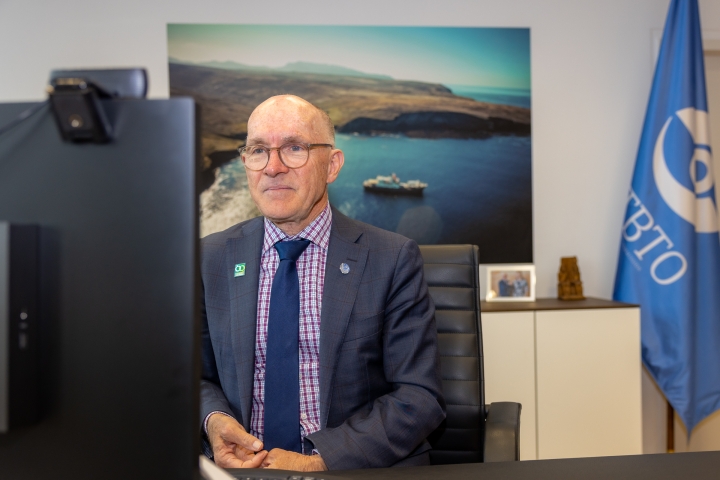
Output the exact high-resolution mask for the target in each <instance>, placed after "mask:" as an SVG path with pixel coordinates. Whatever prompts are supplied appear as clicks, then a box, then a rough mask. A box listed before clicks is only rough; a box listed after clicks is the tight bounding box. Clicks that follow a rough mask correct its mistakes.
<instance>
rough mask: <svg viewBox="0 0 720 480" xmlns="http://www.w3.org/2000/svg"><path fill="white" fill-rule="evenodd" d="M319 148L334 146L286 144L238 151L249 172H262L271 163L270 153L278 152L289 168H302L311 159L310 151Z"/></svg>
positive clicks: (245, 148) (260, 146)
mask: <svg viewBox="0 0 720 480" xmlns="http://www.w3.org/2000/svg"><path fill="white" fill-rule="evenodd" d="M318 147H330V148H333V146H332V145H331V144H329V143H286V144H284V145H280V146H279V147H274V148H270V147H266V146H264V145H250V146H247V147H242V148H240V149H238V150H239V151H240V158H241V159H242V162H243V165H245V168H247V169H249V170H255V171H258V170H262V169H264V168H265V167H266V166H267V164H268V162H269V161H270V152H272V151H273V150H277V151H278V155H279V156H280V161H281V162H282V163H283V164H284V165H285V166H286V167H288V168H300V167H302V166H303V165H305V164H306V163H307V161H308V158H310V150H311V149H313V148H318Z"/></svg>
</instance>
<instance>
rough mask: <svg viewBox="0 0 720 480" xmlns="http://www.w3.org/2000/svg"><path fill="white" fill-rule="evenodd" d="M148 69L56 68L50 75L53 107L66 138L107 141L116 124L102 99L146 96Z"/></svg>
mask: <svg viewBox="0 0 720 480" xmlns="http://www.w3.org/2000/svg"><path fill="white" fill-rule="evenodd" d="M147 83H148V82H147V72H146V71H145V70H144V69H142V68H130V69H115V70H54V71H53V72H51V74H50V84H49V86H48V93H49V94H50V106H51V109H52V112H53V116H54V117H55V122H56V123H57V126H58V129H59V130H60V134H61V135H62V137H63V139H64V140H65V141H69V142H75V143H83V142H91V143H106V142H109V141H111V140H112V138H113V128H112V123H111V122H110V120H109V117H108V114H107V112H106V111H105V109H104V107H103V103H102V101H101V100H102V99H109V98H136V99H142V98H145V96H146V94H147Z"/></svg>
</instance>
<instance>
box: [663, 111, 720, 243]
mask: <svg viewBox="0 0 720 480" xmlns="http://www.w3.org/2000/svg"><path fill="white" fill-rule="evenodd" d="M675 117H677V118H679V119H680V121H681V122H682V124H683V125H684V126H685V128H686V129H687V131H688V133H689V134H690V136H691V137H692V139H693V142H694V144H695V145H694V151H693V153H692V158H691V160H690V164H689V170H690V171H689V173H690V180H691V181H692V183H693V187H694V189H693V190H694V191H693V190H691V189H689V188H688V187H686V186H685V185H683V184H682V183H680V182H679V181H678V180H677V179H676V178H675V176H673V174H672V173H671V172H670V169H669V168H668V164H667V162H666V160H665V139H666V136H667V132H668V128H669V127H670V124H671V123H672V121H673V120H674V119H675ZM709 144H710V131H709V128H708V113H707V112H706V111H703V110H697V109H695V108H692V107H690V108H683V109H682V110H678V111H677V112H675V115H673V116H671V117H670V118H668V119H667V120H666V121H665V124H664V125H663V127H662V130H661V131H660V134H659V135H658V137H657V141H656V142H655V149H654V152H653V176H654V178H655V184H656V186H657V189H658V191H659V192H660V196H661V197H662V199H663V200H664V201H665V203H666V204H667V205H668V207H670V208H671V209H672V210H673V211H674V212H675V213H676V214H678V215H679V216H680V217H681V218H683V219H685V220H687V221H688V222H690V223H691V224H693V225H694V226H695V231H696V232H698V233H713V232H717V231H718V216H717V210H716V208H715V202H714V201H713V195H712V188H713V185H714V180H713V178H714V176H713V168H712V154H711V153H710V149H709Z"/></svg>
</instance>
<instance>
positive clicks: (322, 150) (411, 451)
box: [201, 95, 445, 471]
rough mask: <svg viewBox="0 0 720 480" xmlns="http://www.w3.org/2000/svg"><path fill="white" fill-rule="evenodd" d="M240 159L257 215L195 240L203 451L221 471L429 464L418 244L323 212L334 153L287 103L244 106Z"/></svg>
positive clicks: (306, 108) (434, 421)
mask: <svg viewBox="0 0 720 480" xmlns="http://www.w3.org/2000/svg"><path fill="white" fill-rule="evenodd" d="M241 159H242V161H243V164H244V166H245V170H246V173H247V178H248V186H249V189H250V193H251V195H252V198H253V201H254V202H255V203H256V204H257V207H258V209H259V210H260V212H261V213H262V215H263V216H262V217H258V218H254V219H252V220H248V221H246V222H242V223H240V224H238V225H235V226H233V227H231V228H229V229H227V230H225V231H223V232H220V233H216V234H213V235H209V236H208V237H206V238H204V239H203V241H202V269H201V270H202V286H203V303H202V305H203V308H202V358H203V372H202V378H203V380H202V384H201V419H202V423H203V424H202V429H203V432H204V448H205V453H206V454H207V455H208V456H210V457H211V458H214V460H215V462H216V463H217V464H218V465H220V466H222V467H226V468H280V469H285V470H297V471H320V470H327V469H332V470H338V469H355V468H373V467H389V466H403V465H426V464H429V450H430V445H429V443H428V442H427V440H426V439H427V437H428V435H429V434H430V433H431V432H432V431H433V430H434V429H435V428H436V427H437V426H438V425H439V424H440V422H441V421H442V420H443V419H444V418H445V402H444V399H443V396H442V392H441V388H440V372H439V361H438V350H437V331H436V328H435V317H434V306H433V304H432V301H431V299H430V297H429V295H428V290H427V285H426V284H425V281H424V279H423V270H422V258H421V257H420V252H419V249H418V247H417V245H416V244H415V242H414V241H412V240H409V239H407V238H405V237H402V236H400V235H397V234H395V233H391V232H387V231H384V230H381V229H379V228H376V227H372V226H370V225H366V224H364V223H361V222H357V221H355V220H352V219H350V218H348V217H346V216H344V215H343V214H341V213H340V212H338V211H337V210H335V209H334V208H332V207H331V206H330V204H329V202H328V191H327V186H328V184H330V183H332V182H333V181H334V180H335V179H336V178H337V176H338V174H339V173H340V170H341V169H342V166H343V163H344V155H343V152H342V151H341V150H339V149H337V148H335V131H334V128H333V125H332V122H331V121H330V118H329V117H328V116H327V114H325V113H324V112H323V111H321V110H319V109H318V108H316V107H315V106H313V105H312V104H310V103H309V102H307V101H305V100H303V99H301V98H299V97H295V96H291V95H281V96H276V97H272V98H269V99H268V100H266V101H265V102H263V103H262V104H260V105H259V106H258V107H257V108H256V109H255V110H254V111H253V113H252V114H251V115H250V118H249V120H248V138H247V142H246V146H245V147H244V148H243V149H241ZM288 252H294V253H288ZM298 302H299V303H298Z"/></svg>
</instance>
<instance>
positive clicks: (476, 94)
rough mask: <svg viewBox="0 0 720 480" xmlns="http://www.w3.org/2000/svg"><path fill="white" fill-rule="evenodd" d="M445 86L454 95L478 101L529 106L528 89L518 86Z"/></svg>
mask: <svg viewBox="0 0 720 480" xmlns="http://www.w3.org/2000/svg"><path fill="white" fill-rule="evenodd" d="M446 87H448V88H449V89H450V90H452V92H453V93H454V94H455V95H460V96H461V97H469V98H472V99H474V100H477V101H478V102H487V103H498V104H500V105H512V106H514V107H522V108H530V90H525V89H519V88H494V87H473V86H469V85H446Z"/></svg>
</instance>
